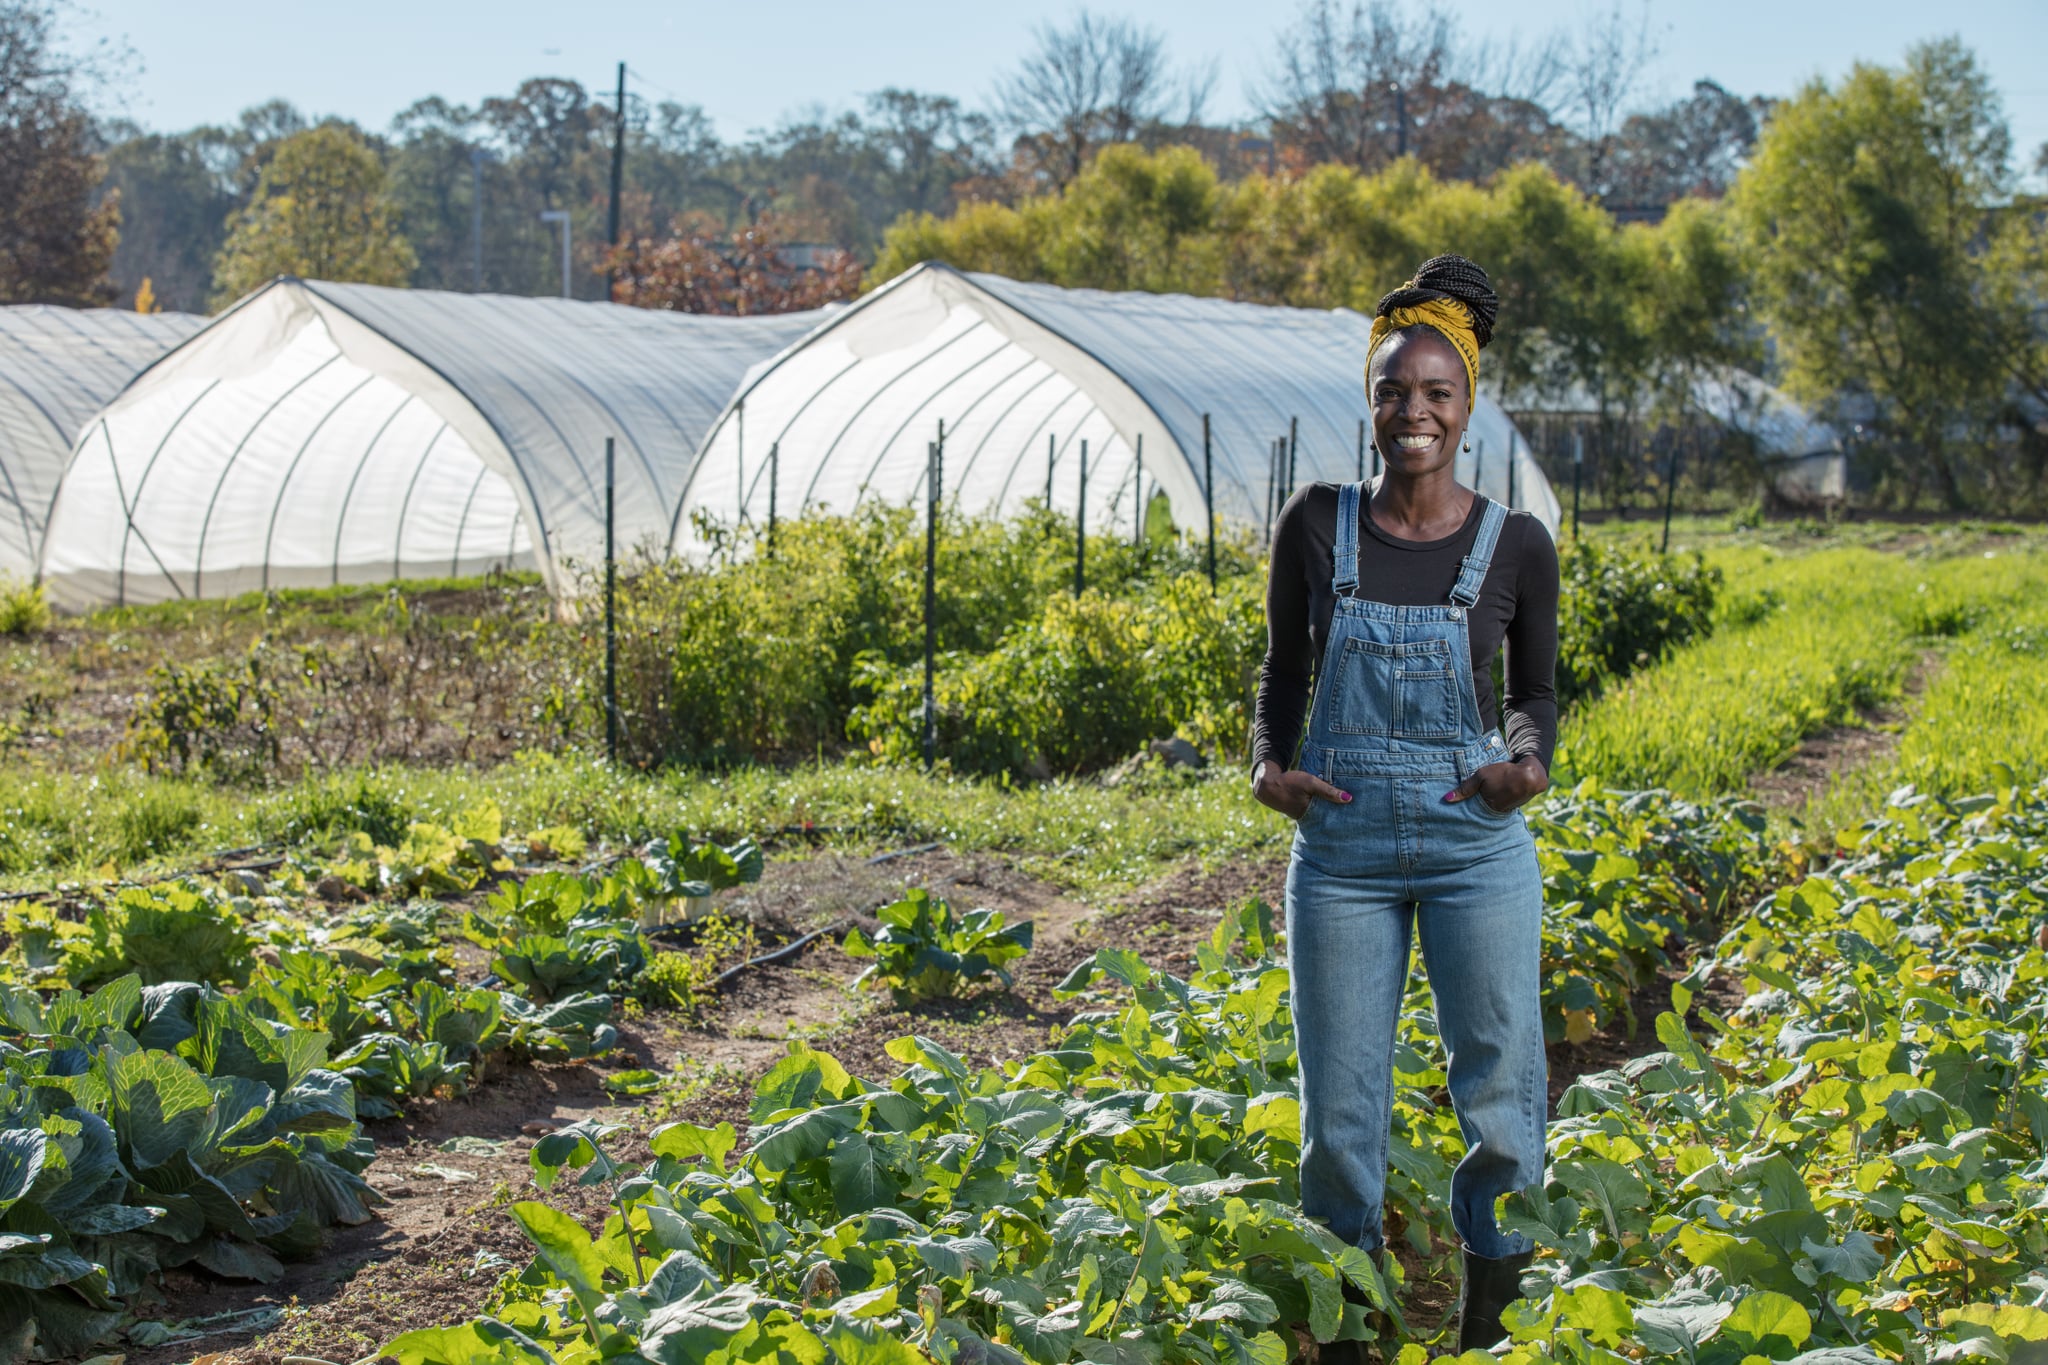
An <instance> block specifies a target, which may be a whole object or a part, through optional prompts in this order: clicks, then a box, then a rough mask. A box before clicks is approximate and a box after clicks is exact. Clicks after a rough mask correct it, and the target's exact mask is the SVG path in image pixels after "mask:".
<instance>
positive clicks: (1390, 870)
mask: <svg viewBox="0 0 2048 1365" xmlns="http://www.w3.org/2000/svg"><path fill="white" fill-rule="evenodd" d="M1496 306H1497V300H1496V299H1495V297H1494V293H1493V290H1492V288H1491V286H1490V285H1489V284H1488V282H1487V278H1486V273H1485V272H1484V271H1483V270H1481V269H1480V268H1479V267H1478V266H1476V265H1474V264H1473V263H1472V262H1470V261H1468V260H1465V259H1464V258H1463V257H1460V256H1439V257H1436V258H1435V259H1433V260H1430V261H1426V262H1424V263H1423V265H1422V267H1421V268H1420V269H1418V270H1417V271H1416V273H1415V278H1414V279H1412V280H1410V281H1409V282H1408V283H1407V284H1406V285H1404V286H1403V287H1402V288H1400V289H1397V290H1395V291H1394V292H1393V293H1391V294H1389V295H1387V296H1386V297H1385V298H1383V299H1381V300H1380V303H1379V308H1378V309H1377V313H1376V316H1375V318H1374V320H1373V324H1372V333H1371V338H1370V341H1369V342H1368V345H1367V353H1366V391H1367V396H1368V398H1369V399H1370V401H1371V404H1372V414H1373V415H1372V426H1373V433H1374V444H1375V446H1376V448H1377V449H1378V451H1379V456H1380V461H1381V463H1382V464H1383V466H1384V468H1385V471H1386V472H1385V474H1384V476H1383V477H1381V478H1380V479H1378V480H1375V481H1374V482H1372V483H1371V484H1367V483H1364V482H1359V483H1347V484H1343V485H1341V486H1340V485H1335V484H1321V483H1319V484H1314V485H1311V486H1310V487H1309V488H1307V489H1304V490H1303V491H1302V492H1301V493H1299V494H1297V495H1296V496H1295V497H1294V498H1293V499H1292V500H1290V502H1289V503H1288V505H1287V507H1286V509H1285V510H1284V511H1283V512H1282V513H1281V517H1280V524H1279V527H1278V530H1277V532H1276V534H1275V536H1274V540H1273V557H1272V567H1271V571H1270V572H1271V577H1270V579H1269V582H1268V585H1267V617H1268V631H1269V644H1268V649H1267V654H1266V661H1265V664H1264V666H1263V667H1262V669H1261V670H1260V677H1259V701H1258V730H1257V735H1256V739H1255V748H1254V755H1255V762H1256V766H1255V768H1254V770H1253V774H1252V787H1253V791H1254V792H1255V794H1256V795H1257V797H1258V799H1259V800H1260V801H1262V802H1264V803H1265V804H1266V805H1268V806H1271V807H1272V808H1273V809H1275V810H1278V811H1280V812H1281V813H1282V814H1284V815H1287V816H1289V817H1291V818H1293V819H1294V820H1295V821H1296V822H1297V828H1296V832H1295V836H1294V846H1293V850H1292V856H1291V858H1290V860H1289V864H1288V871H1287V943H1288V970H1289V972H1290V974H1291V976H1292V979H1293V997H1294V1010H1295V1018H1296V1024H1297V1040H1298V1046H1299V1052H1300V1057H1301V1105H1302V1114H1301V1132H1302V1148H1301V1197H1302V1204H1303V1207H1304V1209H1305V1211H1306V1212H1307V1213H1309V1214H1310V1215H1311V1216H1313V1217H1316V1218H1319V1219H1321V1220H1323V1221H1325V1222H1326V1223H1328V1225H1329V1227H1330V1230H1331V1231H1332V1232H1334V1233H1336V1234H1337V1235H1338V1236H1339V1237H1342V1238H1343V1239H1344V1240H1346V1241H1347V1242H1350V1243H1351V1244H1352V1245H1354V1246H1357V1247H1359V1248H1360V1249H1362V1250H1365V1251H1369V1252H1375V1253H1377V1252H1378V1251H1379V1249H1380V1247H1381V1236H1382V1234H1381V1228H1380V1209H1381V1203H1382V1200H1383V1197H1384V1191H1385V1183H1386V1166H1387V1137H1388V1122H1389V1116H1390V1114H1391V1094H1392V1079H1391V1074H1390V1072H1391V1063H1390V1060H1389V1059H1390V1056H1391V1052H1392V1047H1393V1041H1394V1029H1395V1025H1396V1023H1397V1022H1398V1018H1399V1013H1400V1006H1401V998H1402V991H1403V987H1404V985H1405V983H1406V981H1407V978H1408V956H1409V945H1410V941H1411V939H1412V938H1414V937H1419V938H1420V939H1421V940H1422V954H1423V960H1424V962H1425V964H1426V965H1427V967H1428V969H1429V976H1430V984H1431V988H1432V990H1433V991H1434V993H1435V996H1436V1008H1437V1023H1438V1027H1439V1029H1440V1031H1441V1033H1442V1036H1443V1039H1444V1042H1445V1044H1446V1046H1447V1047H1448V1049H1449V1052H1450V1070H1449V1080H1450V1091H1451V1100H1452V1103H1453V1105H1454V1106H1455V1107H1456V1109H1457V1113H1458V1120H1459V1124H1460V1127H1461V1128H1462V1130H1463V1131H1464V1133H1465V1135H1466V1138H1467V1139H1468V1141H1469V1143H1470V1148H1469V1150H1468V1151H1467V1153H1466V1156H1465V1158H1464V1160H1463V1161H1462V1162H1461V1163H1460V1164H1459V1166H1458V1169H1457V1173H1456V1175H1455V1176H1454V1178H1453V1180H1452V1183H1451V1216H1452V1220H1453V1222H1454V1223H1455V1225H1456V1227H1457V1230H1458V1235H1459V1238H1460V1239H1461V1241H1462V1242H1463V1243H1464V1249H1465V1262H1464V1267H1465V1277H1464V1300H1463V1304H1462V1308H1461V1311H1460V1321H1459V1345H1460V1349H1465V1350H1469V1349H1472V1348H1475V1347H1477V1348H1479V1349H1485V1348H1487V1347H1489V1346H1492V1345H1493V1344H1494V1343H1496V1342H1498V1341H1499V1340H1501V1338H1502V1335H1503V1333H1502V1329H1501V1322H1500V1315H1501V1310H1502V1309H1503V1308H1504V1307H1505V1306H1506V1305H1507V1304H1508V1303H1510V1302H1512V1301H1513V1300H1514V1299H1515V1298H1516V1297H1517V1295H1518V1293H1519V1288H1520V1276H1521V1271H1522V1269H1523V1268H1524V1267H1525V1266H1526V1265H1527V1264H1528V1261H1529V1256H1530V1244H1529V1242H1528V1240H1527V1239H1526V1238H1525V1237H1523V1236H1522V1235H1521V1234H1520V1233H1517V1232H1509V1231H1505V1230H1503V1229H1502V1228H1500V1227H1498V1226H1497V1225H1496V1224H1495V1222H1494V1214H1493V1209H1494V1201H1495V1200H1496V1199H1497V1198H1498V1197H1499V1196H1500V1195H1503V1194H1506V1193H1508V1192H1510V1191H1512V1190H1517V1189H1520V1188H1522V1187H1524V1186H1526V1185H1528V1184H1530V1183H1531V1182H1533V1181H1537V1180H1540V1179H1541V1177H1542V1173H1543V1137H1544V1117H1545V1111H1546V1091H1545V1066H1544V1056H1543V1026H1542V1022H1541V1015H1540V1005H1539V980H1538V977H1539V957H1540V940H1541V923H1542V914H1543V887H1542V880H1541V876H1540V874H1539V872H1538V869H1537V865H1536V859H1535V849H1534V845H1533V843H1532V841H1531V839H1530V835H1529V829H1528V826H1527V825H1526V824H1524V823H1523V820H1522V816H1521V813H1520V807H1521V805H1522V804H1523V803H1524V802H1526V801H1528V800H1529V799H1530V798H1531V797H1533V796H1535V795H1536V794H1537V793H1539V792H1541V791H1542V790H1543V789H1544V788H1545V786H1547V785H1548V782H1549V778H1548V775H1547V767H1548V764H1549V761H1550V755H1551V749H1552V746H1553V745H1554V743H1555V739H1556V733H1557V707H1556V703H1555V700H1554V698H1553V694H1552V678H1551V673H1552V668H1553V666H1554V664H1555V662H1556V658H1557V592H1558V574H1557V552H1556V549H1555V548H1554V547H1553V546H1552V545H1551V543H1550V537H1549V534H1548V533H1547V532H1546V531H1545V529H1544V527H1543V525H1542V523H1540V522H1538V521H1537V520H1536V519H1535V518H1534V517H1532V516H1529V515H1528V514H1527V513H1510V512H1509V511H1508V510H1507V509H1506V508H1504V507H1503V506H1502V505H1501V504H1499V503H1497V502H1494V501H1493V500H1492V499H1490V498H1488V497H1486V496H1484V495H1483V494H1481V493H1478V492H1476V491H1474V490H1473V489H1471V488H1468V487H1466V486H1465V485H1463V484H1461V483H1459V482H1458V479H1457V468H1458V466H1457V456H1458V451H1459V448H1460V447H1461V446H1462V445H1463V444H1464V441H1465V432H1466V429H1467V427H1468V425H1469V424H1470V423H1471V420H1472V415H1473V411H1474V408H1475V407H1476V404H1477V397H1478V381H1479V351H1480V348H1481V347H1483V346H1485V345H1486V343H1487V341H1488V340H1489V339H1490V338H1491V336H1492V333H1493V322H1494V314H1495V309H1496ZM1503 644H1505V646H1506V648H1507V670H1506V672H1507V684H1508V685H1507V698H1506V707H1505V711H1506V715H1507V722H1508V723H1507V727H1506V734H1505V736H1503V734H1502V732H1501V728H1500V720H1501V712H1502V709H1503V708H1501V707H1498V706H1496V704H1495V701H1494V696H1493V689H1492V687H1491V681H1492V669H1493V660H1494V656H1495V655H1496V654H1497V653H1499V652H1500V650H1501V648H1502V646H1503ZM1311 700H1313V709H1312V710H1310V709H1309V703H1310V702H1311ZM1305 711H1307V712H1308V727H1307V729H1308V733H1307V741H1306V743H1300V740H1301V735H1302V722H1303V714H1304V712H1305ZM1297 746H1298V750H1297ZM1333 1353H1336V1355H1335V1358H1337V1359H1357V1360H1363V1359H1364V1354H1363V1347H1362V1345H1360V1344H1359V1343H1356V1342H1340V1343H1335V1344H1333V1345H1332V1346H1330V1347H1325V1348H1324V1358H1325V1359H1326V1360H1329V1359H1332V1358H1333Z"/></svg>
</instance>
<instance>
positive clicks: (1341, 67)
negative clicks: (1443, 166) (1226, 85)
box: [1261, 0, 1458, 170]
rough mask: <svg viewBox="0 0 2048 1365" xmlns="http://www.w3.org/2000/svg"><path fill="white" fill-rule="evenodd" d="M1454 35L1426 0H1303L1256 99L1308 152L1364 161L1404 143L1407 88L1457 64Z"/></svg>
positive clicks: (1430, 85)
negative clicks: (1341, 0)
mask: <svg viewBox="0 0 2048 1365" xmlns="http://www.w3.org/2000/svg"><path fill="white" fill-rule="evenodd" d="M1456 40H1457V26H1456V23H1455V21H1454V20H1453V19H1452V18H1451V17H1450V16H1449V15H1448V14H1446V13H1445V12H1444V11H1442V10H1440V9H1438V8H1436V6H1435V4H1434V3H1433V0H1426V3H1425V4H1424V6H1423V7H1422V8H1421V9H1420V10H1419V11H1416V12H1415V13H1413V14H1409V13H1404V11H1403V9H1402V8H1401V7H1399V6H1397V5H1395V4H1394V3H1392V0H1357V2H1356V3H1353V4H1352V6H1351V7H1350V9H1349V10H1346V9H1344V8H1343V7H1342V6H1341V5H1339V4H1336V3H1333V2H1332V0H1308V3H1307V4H1306V5H1304V6H1303V8H1302V11H1301V16H1300V18H1299V19H1298V20H1297V21H1296V22H1295V24H1294V26H1293V27H1292V28H1289V29H1287V30H1285V31H1283V32H1282V33H1281V35H1280V40H1279V53H1278V59H1277V61H1276V63H1275V66H1274V69H1273V71H1272V73H1271V75H1270V76H1269V77H1268V80H1267V88H1266V90H1265V92H1264V95H1263V97H1262V100H1261V102H1262V103H1263V105H1264V106H1265V112H1266V114H1267V116H1268V117H1269V118H1271V119H1272V120H1273V122H1274V123H1275V124H1276V125H1285V127H1286V128H1287V129H1288V131H1289V133H1290V134H1291V137H1292V140H1293V141H1295V142H1296V143H1298V144H1299V146H1300V148H1301V150H1302V152H1303V153H1305V154H1306V155H1307V156H1308V157H1309V159H1311V160H1314V161H1339V162H1343V163H1345V164H1347V165H1351V166H1356V167H1358V168H1360V169H1361V170H1363V169H1369V168H1371V167H1373V166H1376V165H1379V164H1381V163H1383V162H1385V161H1387V160H1389V159H1391V158H1392V157H1393V156H1395V155H1397V154H1399V153H1401V152H1403V151H1405V150H1407V149H1408V148H1407V142H1408V133H1409V132H1410V131H1412V129H1413V128H1414V126H1415V118H1416V115H1417V114H1419V113H1421V112H1422V111H1421V110H1420V109H1411V108H1410V107H1409V106H1410V103H1411V100H1410V97H1411V96H1414V95H1421V94H1423V92H1425V91H1430V90H1434V89H1436V88H1438V87H1440V86H1442V85H1444V84H1445V83H1446V82H1447V81H1449V80H1451V79H1452V78H1453V77H1454V75H1456V74H1458V70H1457V69H1458V57H1457V50H1456Z"/></svg>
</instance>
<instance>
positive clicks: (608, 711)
mask: <svg viewBox="0 0 2048 1365" xmlns="http://www.w3.org/2000/svg"><path fill="white" fill-rule="evenodd" d="M616 444H617V443H616V442H615V441H614V440H613V438H611V437H609V436H607V437H605V438H604V761H605V762H607V763H617V762H618V761H619V634H618V611H617V598H618V561H617V559H616V557H615V555H614V553H613V546H614V541H613V520H612V503H613V484H612V478H613V474H614V468H615V466H614V462H613V450H614V448H615V446H616Z"/></svg>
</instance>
